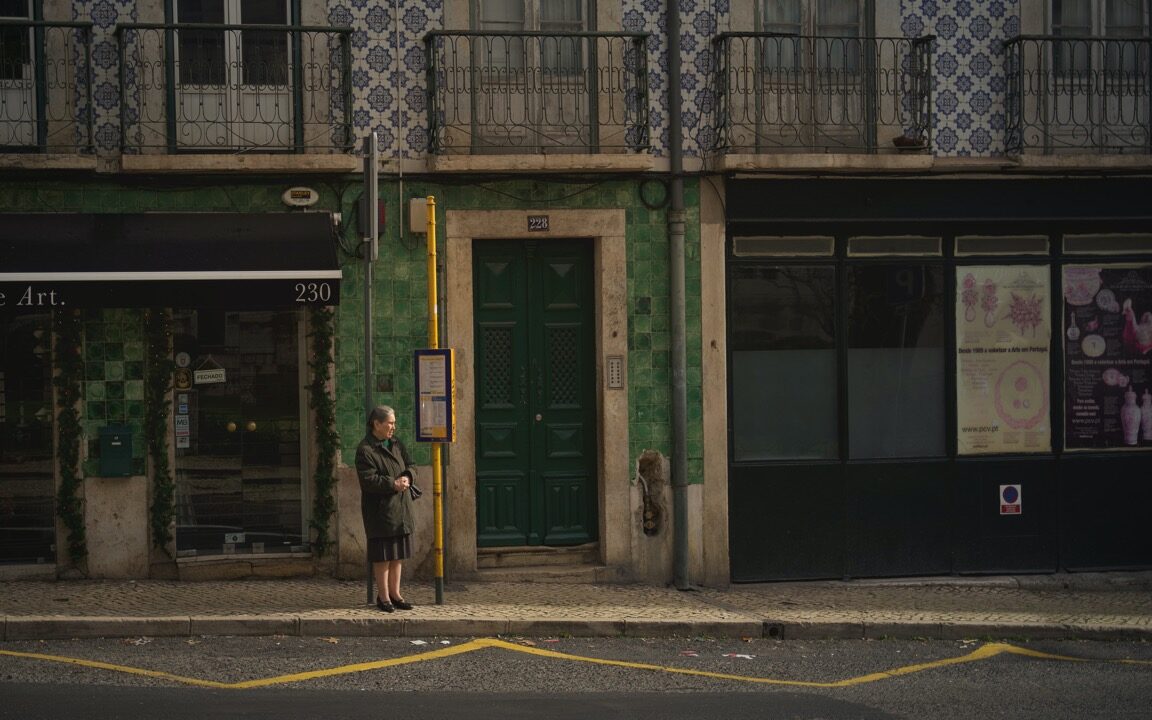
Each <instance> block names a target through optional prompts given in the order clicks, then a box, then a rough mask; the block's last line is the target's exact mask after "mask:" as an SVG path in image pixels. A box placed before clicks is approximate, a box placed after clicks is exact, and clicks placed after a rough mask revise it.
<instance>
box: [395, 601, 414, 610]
mask: <svg viewBox="0 0 1152 720" xmlns="http://www.w3.org/2000/svg"><path fill="white" fill-rule="evenodd" d="M392 604H393V605H394V606H395V607H396V609H397V610H411V609H412V608H414V607H416V606H415V605H413V604H412V603H410V602H404V601H403V600H397V599H396V598H392Z"/></svg>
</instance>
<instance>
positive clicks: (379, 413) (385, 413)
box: [368, 405, 396, 430]
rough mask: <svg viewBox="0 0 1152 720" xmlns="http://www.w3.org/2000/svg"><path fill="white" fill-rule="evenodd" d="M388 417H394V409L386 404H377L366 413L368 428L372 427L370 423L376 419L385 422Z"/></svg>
mask: <svg viewBox="0 0 1152 720" xmlns="http://www.w3.org/2000/svg"><path fill="white" fill-rule="evenodd" d="M388 418H393V419H395V418H396V411H395V410H393V409H392V408H390V407H388V406H387V405H377V406H376V407H374V408H372V412H370V413H368V429H369V430H371V429H372V423H373V422H374V421H376V420H379V421H380V422H386V421H387V420H388Z"/></svg>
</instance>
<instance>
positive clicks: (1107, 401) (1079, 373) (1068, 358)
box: [1062, 265, 1152, 450]
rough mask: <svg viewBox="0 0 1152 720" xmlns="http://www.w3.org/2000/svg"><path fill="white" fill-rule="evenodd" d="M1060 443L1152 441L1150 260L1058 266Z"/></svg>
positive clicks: (1088, 446) (1090, 446) (1134, 444)
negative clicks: (1061, 320) (1062, 387)
mask: <svg viewBox="0 0 1152 720" xmlns="http://www.w3.org/2000/svg"><path fill="white" fill-rule="evenodd" d="M1062 284H1063V286H1064V287H1063V291H1064V304H1063V308H1064V323H1063V324H1064V385H1065V392H1064V402H1065V408H1064V410H1065V413H1064V444H1065V447H1066V448H1068V449H1069V450H1100V449H1105V448H1114V449H1122V448H1148V447H1152V372H1150V366H1152V352H1150V351H1152V265H1124V266H1120V265H1070V266H1067V267H1065V268H1064V270H1063V277H1062Z"/></svg>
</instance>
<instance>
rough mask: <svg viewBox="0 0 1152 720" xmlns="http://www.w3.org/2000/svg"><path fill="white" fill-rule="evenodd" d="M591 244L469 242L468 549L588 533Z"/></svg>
mask: <svg viewBox="0 0 1152 720" xmlns="http://www.w3.org/2000/svg"><path fill="white" fill-rule="evenodd" d="M592 268H593V265H592V253H591V243H588V242H581V241H568V240H559V241H557V240H549V241H542V242H532V241H511V240H510V241H491V240H485V241H477V242H475V243H474V245H473V273H474V275H473V281H474V285H473V289H474V307H473V313H474V318H475V343H476V434H477V437H476V511H477V544H478V545H479V546H481V547H507V546H517V545H578V544H583V543H588V542H592V541H594V540H595V539H596V537H597V529H596V508H597V498H596V488H597V477H596V468H597V465H598V463H597V458H596V448H597V447H598V443H597V430H596V393H595V338H594V334H593V325H594V305H593V302H594V300H593V297H594V296H593V289H594V284H595V277H594V275H593V272H592Z"/></svg>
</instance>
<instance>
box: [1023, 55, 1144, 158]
mask: <svg viewBox="0 0 1152 720" xmlns="http://www.w3.org/2000/svg"><path fill="white" fill-rule="evenodd" d="M1004 49H1005V62H1006V63H1007V65H1006V71H1007V73H1006V74H1007V92H1006V98H1005V99H1006V105H1007V107H1006V110H1007V119H1006V123H1005V124H1006V132H1007V137H1006V139H1005V144H1006V147H1007V150H1008V152H1009V153H1010V154H1024V153H1039V154H1044V155H1059V154H1069V153H1078V154H1121V153H1138V154H1145V153H1150V152H1152V132H1150V131H1149V120H1150V116H1152V112H1150V106H1152V73H1150V72H1149V59H1150V55H1152V38H1146V37H1142V38H1094V37H1064V36H1059V37H1057V36H1019V37H1015V38H1012V39H1011V40H1008V41H1006V42H1005V43H1004Z"/></svg>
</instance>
